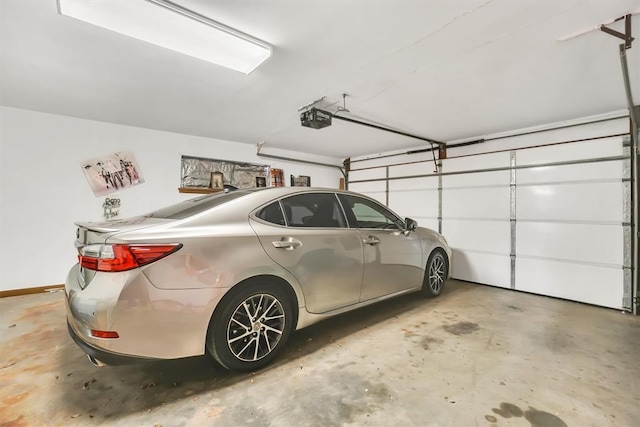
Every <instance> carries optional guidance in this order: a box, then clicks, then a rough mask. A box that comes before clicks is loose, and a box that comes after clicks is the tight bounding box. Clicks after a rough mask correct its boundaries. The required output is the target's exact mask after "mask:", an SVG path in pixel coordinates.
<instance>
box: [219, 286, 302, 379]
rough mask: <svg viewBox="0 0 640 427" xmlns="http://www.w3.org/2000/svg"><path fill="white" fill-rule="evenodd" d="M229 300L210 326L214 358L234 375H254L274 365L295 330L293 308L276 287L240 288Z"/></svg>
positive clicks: (283, 291) (287, 298)
mask: <svg viewBox="0 0 640 427" xmlns="http://www.w3.org/2000/svg"><path fill="white" fill-rule="evenodd" d="M231 292H232V293H233V294H231V295H230V296H229V298H226V299H225V300H224V301H223V302H222V304H223V305H222V306H220V310H217V312H216V313H215V314H214V316H213V319H212V323H211V325H210V326H209V337H208V339H207V341H208V342H207V344H208V347H209V351H210V353H211V355H212V356H213V357H214V359H216V361H218V362H219V363H220V364H221V365H222V366H224V367H225V368H227V369H229V370H232V371H252V370H257V369H260V368H262V367H263V366H265V365H267V364H268V363H270V362H271V361H272V360H273V359H274V358H275V357H276V356H277V353H278V352H279V351H280V350H281V348H282V347H283V346H284V345H285V343H286V342H287V340H288V338H289V335H290V334H291V331H292V329H293V318H294V316H293V304H292V302H291V298H290V297H289V294H288V292H287V291H286V290H285V289H283V288H282V286H281V285H279V284H275V283H270V282H266V283H259V282H254V283H251V284H248V285H244V286H243V285H240V286H239V287H238V289H237V290H232V291H231Z"/></svg>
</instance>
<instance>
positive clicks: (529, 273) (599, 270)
mask: <svg viewBox="0 0 640 427" xmlns="http://www.w3.org/2000/svg"><path fill="white" fill-rule="evenodd" d="M622 282H623V270H622V268H607V267H598V266H591V265H584V264H575V263H569V262H561V261H551V260H539V259H528V258H518V259H516V289H517V290H521V291H526V292H533V293H536V294H541V295H549V296H553V297H558V298H565V299H570V300H574V301H580V302H585V303H589V304H597V305H601V306H605V307H611V308H622V298H623V287H622V286H621V284H622Z"/></svg>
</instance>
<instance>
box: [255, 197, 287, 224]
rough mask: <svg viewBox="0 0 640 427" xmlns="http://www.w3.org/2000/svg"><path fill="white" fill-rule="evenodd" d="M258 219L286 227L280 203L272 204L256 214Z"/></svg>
mask: <svg viewBox="0 0 640 427" xmlns="http://www.w3.org/2000/svg"><path fill="white" fill-rule="evenodd" d="M256 216H257V217H258V218H260V219H261V220H263V221H266V222H270V223H272V224H277V225H285V222H284V215H283V214H282V209H281V208H280V202H274V203H271V204H270V205H268V206H265V207H264V208H262V209H260V211H258V213H257V214H256Z"/></svg>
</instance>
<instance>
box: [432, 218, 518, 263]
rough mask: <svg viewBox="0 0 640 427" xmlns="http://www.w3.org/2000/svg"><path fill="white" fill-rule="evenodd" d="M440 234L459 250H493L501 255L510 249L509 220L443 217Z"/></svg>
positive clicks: (507, 252) (506, 253) (507, 253)
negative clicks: (474, 219) (467, 219)
mask: <svg viewBox="0 0 640 427" xmlns="http://www.w3.org/2000/svg"><path fill="white" fill-rule="evenodd" d="M442 234H443V235H444V236H445V238H446V239H447V242H448V243H449V245H451V246H452V247H454V248H457V249H460V250H474V251H482V252H495V253H498V254H503V255H509V252H510V251H511V224H510V223H509V221H464V220H453V219H444V220H443V221H442Z"/></svg>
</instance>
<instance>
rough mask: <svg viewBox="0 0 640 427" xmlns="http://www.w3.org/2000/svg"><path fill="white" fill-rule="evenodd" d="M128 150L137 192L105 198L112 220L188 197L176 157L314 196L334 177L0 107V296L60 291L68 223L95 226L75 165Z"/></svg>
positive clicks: (251, 148) (249, 155)
mask: <svg viewBox="0 0 640 427" xmlns="http://www.w3.org/2000/svg"><path fill="white" fill-rule="evenodd" d="M122 150H131V151H133V153H134V154H135V156H136V159H137V160H138V164H139V165H140V170H141V172H142V175H143V176H144V179H145V183H144V184H142V185H138V186H136V187H132V188H129V189H126V190H123V191H119V192H117V193H114V194H113V195H111V196H113V197H119V198H120V199H121V201H122V209H121V214H120V217H128V216H134V215H138V214H143V213H146V212H149V211H152V210H154V209H157V208H160V207H162V206H166V205H169V204H172V203H175V202H178V201H180V200H184V199H186V198H190V197H194V195H185V194H179V193H178V186H179V183H180V156H181V155H191V156H200V157H210V158H216V159H223V160H235V161H245V162H249V163H258V164H269V165H271V166H272V167H276V168H281V169H284V173H285V182H286V183H288V180H289V175H290V174H293V175H309V176H311V183H312V184H313V185H314V186H322V187H333V188H337V187H338V184H339V180H340V177H341V174H340V171H339V170H337V169H333V168H327V167H322V166H313V165H305V164H299V163H293V162H284V161H280V160H272V159H267V158H263V157H258V156H257V155H256V147H255V145H252V144H241V143H236V142H230V141H223V140H218V139H210V138H202V137H196V136H191V135H182V134H175V133H169V132H161V131H156V130H150V129H142V128H135V127H129V126H121V125H115V124H110V123H103V122H96V121H90V120H83V119H77V118H72V117H65V116H58V115H52V114H44V113H38V112H34V111H28V110H20V109H15V108H8V107H0V165H1V169H0V196H1V197H0V232H1V233H0V241H1V243H2V244H1V245H0V246H1V248H0V290H11V289H22V288H30V287H37V286H48V285H53V284H60V283H63V282H64V280H65V278H66V274H67V271H68V270H69V268H70V267H71V266H72V265H73V264H74V262H75V261H76V255H77V253H76V251H75V249H74V247H73V242H74V240H75V230H76V227H75V226H74V221H85V220H86V221H100V220H102V213H103V210H102V203H103V202H104V199H105V198H104V197H95V196H94V195H93V192H92V191H91V189H90V187H89V185H88V183H87V181H86V179H85V177H84V174H83V173H82V168H81V164H80V163H81V162H82V161H84V160H87V159H91V158H94V157H98V156H101V155H107V154H111V153H114V152H117V151H122ZM262 151H263V152H267V153H270V154H276V155H280V156H285V157H295V158H301V159H306V160H312V161H317V162H323V163H331V164H336V165H337V164H340V162H341V159H333V158H327V157H322V156H312V155H309V154H303V153H297V152H292V151H286V150H276V149H271V148H269V147H268V145H267V146H265V147H264V148H263V150H262Z"/></svg>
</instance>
